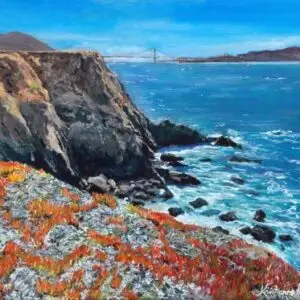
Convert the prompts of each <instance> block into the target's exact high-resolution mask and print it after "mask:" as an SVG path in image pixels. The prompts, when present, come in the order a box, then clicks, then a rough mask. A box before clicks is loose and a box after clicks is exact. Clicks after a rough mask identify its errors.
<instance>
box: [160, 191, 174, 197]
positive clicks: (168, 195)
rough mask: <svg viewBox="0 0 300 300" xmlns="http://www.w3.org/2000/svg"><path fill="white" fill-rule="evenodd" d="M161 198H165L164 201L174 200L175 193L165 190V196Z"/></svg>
mask: <svg viewBox="0 0 300 300" xmlns="http://www.w3.org/2000/svg"><path fill="white" fill-rule="evenodd" d="M161 197H162V198H163V199H165V200H168V199H171V198H173V197H174V195H173V193H172V192H171V191H170V190H168V189H167V190H165V191H164V192H163V194H162V195H161Z"/></svg>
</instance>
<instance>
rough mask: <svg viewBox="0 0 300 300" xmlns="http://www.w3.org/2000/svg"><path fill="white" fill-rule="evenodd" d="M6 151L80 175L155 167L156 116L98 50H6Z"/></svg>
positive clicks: (2, 149) (1, 139) (2, 104)
mask: <svg viewBox="0 0 300 300" xmlns="http://www.w3.org/2000/svg"><path fill="white" fill-rule="evenodd" d="M0 119H1V123H0V157H1V158H2V159H5V160H11V159H13V160H18V161H21V162H24V163H29V164H33V165H35V166H36V167H40V168H44V169H46V170H47V171H49V172H51V173H53V174H55V175H56V176H58V177H59V178H63V179H67V180H68V181H73V180H74V181H78V180H79V179H80V178H82V177H88V176H95V175H98V174H100V173H104V174H106V175H108V176H112V177H114V178H121V179H122V178H128V177H130V178H132V177H135V176H139V175H140V174H145V173H147V170H149V169H150V167H149V166H150V158H151V157H152V155H153V152H152V150H153V149H155V147H156V146H155V142H154V141H153V139H152V136H151V134H150V132H149V131H148V123H149V121H148V120H147V119H146V118H145V116H144V115H143V114H142V113H141V112H140V111H139V110H138V109H137V108H136V107H135V106H134V105H133V103H132V102H131V100H130V98H129V97H128V95H127V94H126V92H125V91H124V88H123V86H122V85H121V84H120V82H119V81H118V80H117V79H116V78H115V76H114V74H113V73H111V72H110V71H109V70H108V68H107V67H106V66H105V63H104V61H103V59H102V57H101V56H100V55H99V54H97V53H93V52H80V53H78V52H76V53H73V52H18V53H6V52H2V53H0Z"/></svg>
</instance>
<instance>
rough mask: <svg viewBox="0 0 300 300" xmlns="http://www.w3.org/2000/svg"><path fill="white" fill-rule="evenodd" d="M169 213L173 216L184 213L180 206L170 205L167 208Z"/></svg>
mask: <svg viewBox="0 0 300 300" xmlns="http://www.w3.org/2000/svg"><path fill="white" fill-rule="evenodd" d="M169 214H170V215H171V216H173V217H177V216H179V215H182V214H184V211H183V209H182V208H180V207H170V208H169Z"/></svg>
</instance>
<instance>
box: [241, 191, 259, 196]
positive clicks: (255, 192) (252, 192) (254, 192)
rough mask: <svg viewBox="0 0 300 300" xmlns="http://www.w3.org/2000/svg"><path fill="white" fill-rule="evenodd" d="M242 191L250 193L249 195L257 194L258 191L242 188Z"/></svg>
mask: <svg viewBox="0 0 300 300" xmlns="http://www.w3.org/2000/svg"><path fill="white" fill-rule="evenodd" d="M243 192H245V193H246V194H247V195H251V196H259V195H260V193H259V192H257V191H254V190H243Z"/></svg>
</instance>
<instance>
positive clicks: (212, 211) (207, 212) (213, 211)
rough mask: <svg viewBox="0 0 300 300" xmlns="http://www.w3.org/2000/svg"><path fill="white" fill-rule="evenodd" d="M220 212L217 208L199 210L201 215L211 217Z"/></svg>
mask: <svg viewBox="0 0 300 300" xmlns="http://www.w3.org/2000/svg"><path fill="white" fill-rule="evenodd" d="M218 214H220V211H219V210H217V209H208V210H205V211H203V212H201V215H203V216H206V217H212V216H216V215H218Z"/></svg>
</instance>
